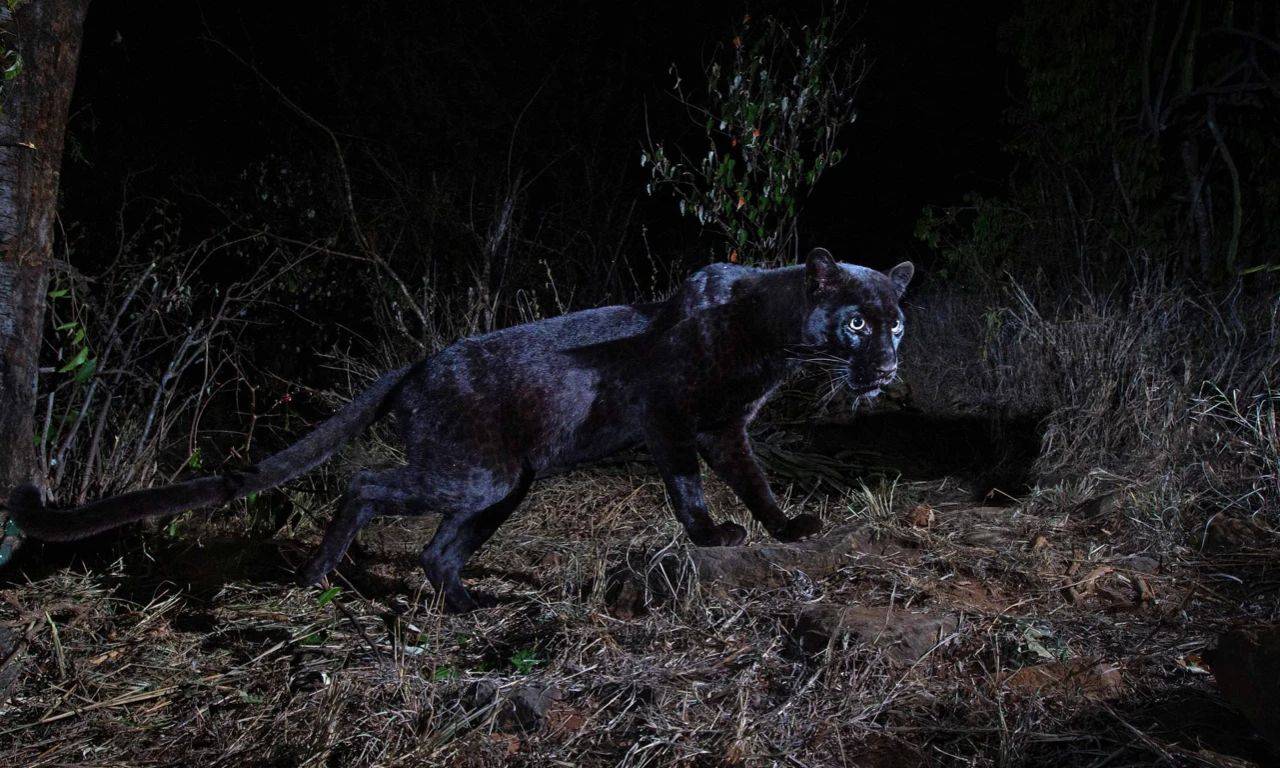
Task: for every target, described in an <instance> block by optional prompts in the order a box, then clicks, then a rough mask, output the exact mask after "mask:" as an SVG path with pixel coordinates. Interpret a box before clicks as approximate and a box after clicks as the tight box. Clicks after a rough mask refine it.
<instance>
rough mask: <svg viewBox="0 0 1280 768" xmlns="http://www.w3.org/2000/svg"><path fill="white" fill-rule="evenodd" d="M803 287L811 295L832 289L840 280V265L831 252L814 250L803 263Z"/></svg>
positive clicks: (824, 249)
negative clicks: (807, 289)
mask: <svg viewBox="0 0 1280 768" xmlns="http://www.w3.org/2000/svg"><path fill="white" fill-rule="evenodd" d="M804 277H805V281H804V282H805V285H806V286H807V287H808V288H809V291H810V292H811V293H821V292H823V291H828V290H830V289H832V288H834V287H835V286H836V284H837V282H838V281H839V279H840V265H839V264H837V263H836V260H835V257H834V256H832V255H831V251H828V250H827V249H826V248H814V249H813V250H812V251H809V256H808V258H806V259H805V262H804Z"/></svg>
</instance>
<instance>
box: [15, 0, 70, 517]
mask: <svg viewBox="0 0 1280 768" xmlns="http://www.w3.org/2000/svg"><path fill="white" fill-rule="evenodd" d="M88 4H89V0H19V2H18V3H17V4H16V5H17V7H16V10H11V7H12V6H13V5H14V4H13V3H11V2H7V3H3V4H0V29H3V31H4V32H5V33H7V34H5V35H4V36H3V38H2V39H0V45H3V46H4V47H5V48H6V49H8V48H10V47H12V48H13V49H16V51H17V52H18V54H19V55H20V56H21V60H22V69H21V71H20V72H19V73H18V75H17V77H16V78H14V79H13V80H11V81H9V82H8V83H7V84H5V86H4V100H3V112H0V493H3V494H4V496H5V497H7V496H8V491H9V489H10V488H11V487H12V486H13V485H15V484H17V483H23V482H31V481H34V482H36V483H38V484H40V483H42V482H43V472H40V471H39V468H38V467H37V466H36V456H35V449H34V444H33V443H34V441H33V437H34V435H35V423H34V412H35V393H36V373H37V370H38V364H39V352H40V336H41V332H42V330H43V326H44V309H45V292H46V290H47V287H48V282H49V278H48V265H49V259H50V256H51V253H52V250H53V221H54V215H55V212H56V205H57V200H58V172H59V168H60V166H61V164H62V140H63V135H64V133H65V130H66V124H67V106H68V104H69V103H70V101H71V89H72V86H73V85H74V84H75V75H76V63H77V61H78V59H79V56H80V36H81V31H82V25H83V21H84V13H85V9H86V8H87V7H88Z"/></svg>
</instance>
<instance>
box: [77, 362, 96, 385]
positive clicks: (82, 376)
mask: <svg viewBox="0 0 1280 768" xmlns="http://www.w3.org/2000/svg"><path fill="white" fill-rule="evenodd" d="M97 371H98V358H96V357H94V358H90V359H89V360H88V361H87V362H85V364H84V365H82V366H80V370H78V371H76V375H75V377H74V380H75V382H76V383H77V384H83V383H85V382H86V381H88V380H89V379H92V378H93V374H94V373H96V372H97Z"/></svg>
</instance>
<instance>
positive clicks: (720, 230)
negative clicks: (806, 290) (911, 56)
mask: <svg viewBox="0 0 1280 768" xmlns="http://www.w3.org/2000/svg"><path fill="white" fill-rule="evenodd" d="M842 21H843V17H842V16H839V15H835V16H824V17H823V18H822V19H821V20H820V21H818V22H817V23H815V24H813V25H810V26H804V27H801V28H799V29H795V28H792V27H790V26H788V25H786V24H784V23H782V22H781V21H779V20H778V19H776V18H765V19H763V20H760V21H753V20H752V19H751V17H750V16H748V17H746V18H744V19H743V21H742V24H741V26H740V28H739V29H738V30H737V31H736V32H735V34H734V35H733V37H732V40H731V42H730V44H729V45H728V46H727V47H726V46H721V47H720V48H719V49H718V51H717V54H716V56H715V58H714V60H713V61H712V63H711V64H710V65H709V66H708V67H707V69H706V71H705V72H704V73H702V74H703V75H704V77H705V82H704V83H700V84H699V86H700V87H699V88H698V89H690V88H688V87H687V86H686V85H685V82H684V80H683V78H681V77H680V74H679V73H678V72H675V74H676V84H675V92H674V95H675V97H676V98H677V99H678V100H679V101H680V103H681V104H683V105H684V106H685V107H686V108H687V110H688V113H689V116H690V118H691V119H693V120H694V122H695V124H696V125H698V126H699V128H700V130H701V138H702V139H703V144H702V146H701V147H692V146H691V147H688V148H681V149H677V148H669V147H670V144H668V143H666V142H663V141H656V142H653V143H651V144H650V145H649V146H648V147H647V148H646V149H645V150H644V151H643V152H641V154H640V162H641V164H642V165H644V166H645V167H646V168H648V169H649V172H650V177H651V181H650V183H649V185H648V187H647V188H648V190H649V191H650V192H651V193H653V192H655V191H659V190H665V191H668V192H669V193H671V194H672V195H674V196H675V198H676V200H677V204H678V205H679V208H680V213H681V214H682V215H684V216H688V217H690V218H693V219H696V220H697V222H698V224H699V225H701V226H702V227H703V229H704V230H706V231H709V232H711V233H713V234H715V235H716V236H717V237H718V238H719V239H720V241H721V244H720V245H719V246H718V247H716V248H715V249H714V254H715V258H718V259H727V260H729V261H735V262H736V261H741V262H744V263H751V264H760V265H764V266H776V265H778V264H781V263H784V262H794V261H796V260H797V259H796V255H795V254H794V253H791V251H790V249H792V248H796V247H799V246H798V243H797V226H798V223H799V219H800V212H801V210H802V207H803V203H804V200H805V198H807V197H808V196H809V194H810V193H811V192H812V191H813V189H814V186H815V185H816V184H817V183H818V180H819V179H820V178H821V177H822V175H823V173H825V172H826V171H827V170H829V169H830V168H831V167H832V166H834V165H836V164H837V163H839V162H840V161H841V160H842V159H843V158H844V150H842V149H841V148H840V143H839V139H840V138H841V136H842V134H843V132H844V129H845V128H846V127H848V126H849V125H850V124H852V123H853V122H854V120H855V119H856V118H857V114H858V113H857V109H856V108H855V106H854V96H855V94H856V92H857V87H858V84H859V82H861V79H862V75H863V70H862V65H861V56H860V53H861V51H860V49H859V48H858V47H856V46H854V45H852V44H851V43H850V42H849V41H848V40H846V39H843V38H844V35H845V30H844V25H843V23H842ZM673 72H674V69H673Z"/></svg>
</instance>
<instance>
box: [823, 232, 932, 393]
mask: <svg viewBox="0 0 1280 768" xmlns="http://www.w3.org/2000/svg"><path fill="white" fill-rule="evenodd" d="M914 273H915V267H913V266H912V264H911V262H909V261H904V262H902V263H901V264H899V265H898V266H896V267H894V268H893V269H891V270H889V271H888V272H887V273H885V272H878V271H876V270H874V269H869V268H867V267H861V266H858V265H856V264H841V263H839V262H837V261H836V260H835V259H834V258H833V257H832V256H831V252H830V251H828V250H827V249H825V248H816V249H814V250H813V252H811V253H810V254H809V257H808V259H807V261H806V262H805V295H806V297H807V300H808V312H807V313H806V315H805V327H804V329H803V332H802V335H803V339H804V345H805V347H806V351H807V354H808V356H809V358H810V359H812V360H815V361H818V362H821V363H824V364H826V365H828V366H835V367H837V369H838V373H839V374H840V378H841V379H843V380H844V382H845V384H846V386H848V388H849V389H850V390H852V391H853V393H854V394H855V395H859V396H863V397H875V396H876V395H878V394H880V390H881V388H882V387H884V386H885V385H887V384H889V383H890V382H891V381H893V380H894V378H895V377H896V376H897V375H898V345H899V344H900V343H902V336H903V334H904V333H905V332H906V325H905V318H904V316H903V314H902V308H901V307H900V306H899V304H900V302H901V301H902V295H903V294H904V293H905V292H906V290H907V284H908V283H910V282H911V276H912V275H913V274H914Z"/></svg>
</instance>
